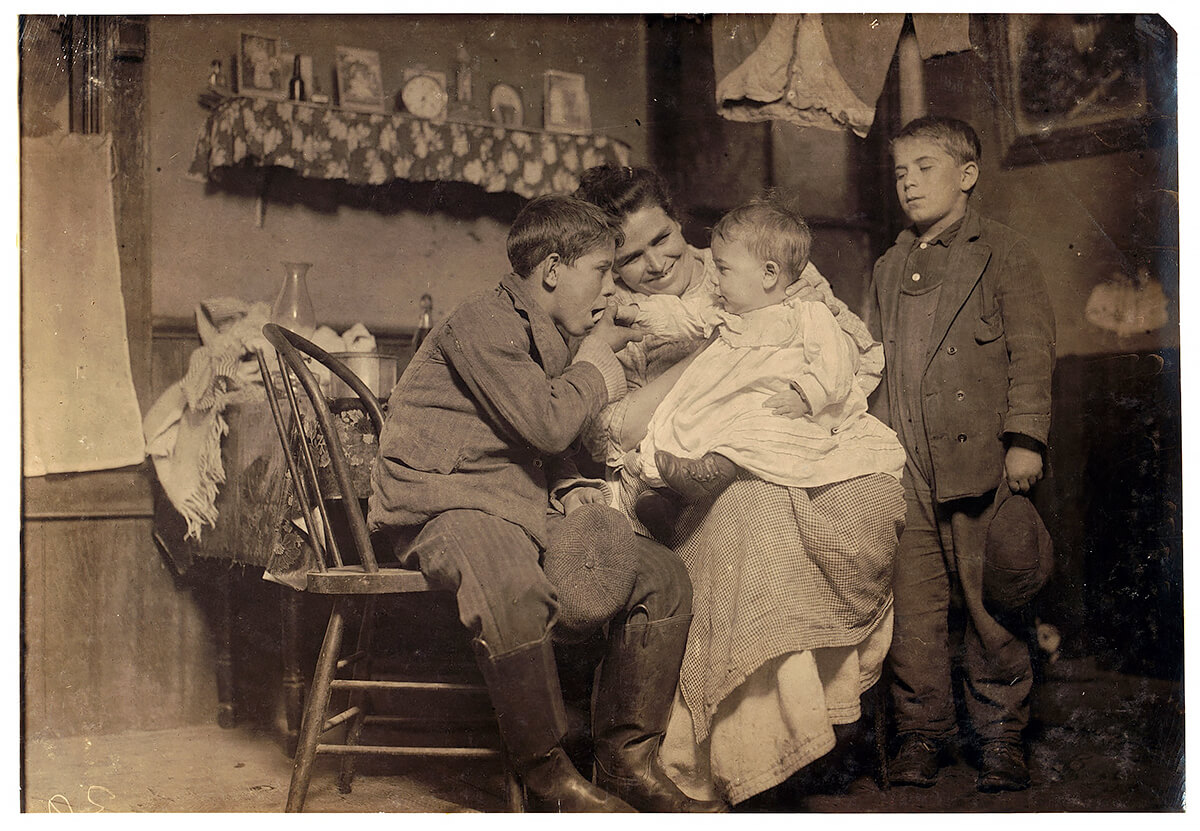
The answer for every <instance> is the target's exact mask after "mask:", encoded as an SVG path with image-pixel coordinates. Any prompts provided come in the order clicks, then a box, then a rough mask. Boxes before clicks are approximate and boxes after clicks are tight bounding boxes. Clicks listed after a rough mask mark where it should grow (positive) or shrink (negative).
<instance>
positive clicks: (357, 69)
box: [337, 46, 383, 112]
mask: <svg viewBox="0 0 1200 831" xmlns="http://www.w3.org/2000/svg"><path fill="white" fill-rule="evenodd" d="M337 89H338V106H340V107H344V108H345V109H347V110H361V111H364V112H379V111H382V110H383V76H382V74H381V72H380V69H379V53H378V52H376V51H375V50H374V49H355V48H352V47H349V46H339V47H338V48H337Z"/></svg>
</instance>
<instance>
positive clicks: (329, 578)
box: [305, 566, 437, 594]
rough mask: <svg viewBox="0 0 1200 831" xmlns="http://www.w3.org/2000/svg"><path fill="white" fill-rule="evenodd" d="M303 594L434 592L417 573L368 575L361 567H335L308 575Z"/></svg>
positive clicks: (404, 570)
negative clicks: (308, 592) (305, 592)
mask: <svg viewBox="0 0 1200 831" xmlns="http://www.w3.org/2000/svg"><path fill="white" fill-rule="evenodd" d="M307 577H308V579H307V584H306V587H305V588H306V590H307V591H310V592H314V593H316V594H404V593H410V592H427V591H436V590H437V589H436V588H435V587H434V586H433V585H431V584H430V582H429V581H428V580H426V579H425V575H424V574H422V573H421V572H419V571H414V570H412V569H407V568H381V569H379V571H372V572H368V571H366V570H365V569H363V568H362V566H338V567H336V568H331V569H329V570H327V571H310V572H308V575H307Z"/></svg>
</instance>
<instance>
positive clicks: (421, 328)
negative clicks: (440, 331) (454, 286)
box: [413, 294, 433, 352]
mask: <svg viewBox="0 0 1200 831" xmlns="http://www.w3.org/2000/svg"><path fill="white" fill-rule="evenodd" d="M431 329H433V298H432V297H431V296H429V295H428V294H422V295H421V320H420V321H419V322H418V323H417V331H416V333H415V334H414V335H413V352H416V351H417V350H418V349H420V348H421V344H422V343H423V342H424V340H425V336H426V335H428V334H429V332H430V330H431Z"/></svg>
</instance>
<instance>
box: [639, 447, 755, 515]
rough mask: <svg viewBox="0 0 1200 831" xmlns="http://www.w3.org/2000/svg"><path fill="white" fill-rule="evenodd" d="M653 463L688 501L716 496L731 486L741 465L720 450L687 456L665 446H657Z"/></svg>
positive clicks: (673, 487)
mask: <svg viewBox="0 0 1200 831" xmlns="http://www.w3.org/2000/svg"><path fill="white" fill-rule="evenodd" d="M654 466H655V467H657V468H658V475H659V476H661V477H662V480H663V481H664V482H666V483H667V485H668V486H669V487H670V488H671V490H673V491H675V492H676V493H678V494H679V495H680V496H682V497H683V498H684V501H686V502H700V501H702V500H704V499H711V498H713V497H715V496H716V495H717V494H719V493H720V492H721V491H723V490H725V488H727V487H729V484H730V483H731V482H732V481H733V480H734V479H736V478H737V474H738V466H737V465H735V464H734V463H733V462H732V461H730V460H729V459H728V458H726V457H725V456H722V455H721V454H720V453H705V454H704V455H703V456H701V457H700V458H699V459H685V458H682V457H680V456H675V455H672V454H671V453H668V452H667V451H665V450H655V451H654Z"/></svg>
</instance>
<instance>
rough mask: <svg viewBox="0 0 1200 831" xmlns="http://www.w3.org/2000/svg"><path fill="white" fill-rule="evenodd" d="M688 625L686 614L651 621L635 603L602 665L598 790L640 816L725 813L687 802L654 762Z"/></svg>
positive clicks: (596, 715) (596, 720)
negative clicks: (636, 811) (622, 800)
mask: <svg viewBox="0 0 1200 831" xmlns="http://www.w3.org/2000/svg"><path fill="white" fill-rule="evenodd" d="M635 616H636V617H638V618H639V620H637V621H636V622H634V620H633V618H634V617H635ZM691 621H692V616H691V615H676V616H675V617H670V618H666V619H664V620H657V621H653V622H651V621H650V614H649V612H648V611H647V609H646V607H645V606H642V605H638V606H636V607H634V609H633V610H632V611H631V612H630V613H629V615H628V616H627V617H626V618H625V620H624V621H622V622H621V623H620V624H619V625H618V624H617V622H615V621H614V623H613V625H612V630H611V631H610V633H609V636H608V652H607V653H606V654H605V656H604V662H603V663H602V664H601V665H600V678H599V681H598V682H597V685H596V703H595V705H594V707H593V710H592V719H593V727H592V735H593V736H594V737H595V748H596V750H595V752H596V784H598V785H599V786H600V787H602V788H604V789H605V790H607V791H608V792H609V793H613V794H616V795H617V796H619V797H621V798H622V799H624V800H625V801H626V802H628V803H629V804H630V805H632V806H634V807H635V808H636V809H637V810H639V811H643V812H653V813H676V812H681V811H682V812H690V813H718V812H722V811H724V810H726V807H725V804H724V803H723V802H719V801H700V800H696V799H692V798H691V797H690V796H688V795H687V794H685V793H684V792H683V791H681V790H679V788H678V787H676V785H675V783H674V782H672V781H671V779H670V777H668V776H667V774H666V771H664V770H663V767H662V764H661V763H660V762H659V759H658V748H659V745H660V744H661V743H662V738H663V733H664V732H665V731H666V729H667V719H668V718H669V717H670V715H671V704H672V702H673V700H674V698H675V688H676V686H677V685H678V684H679V667H680V665H681V664H682V663H683V650H684V648H685V647H686V646H687V637H688V628H689V627H690V625H691Z"/></svg>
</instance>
